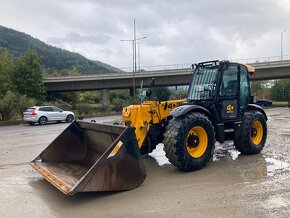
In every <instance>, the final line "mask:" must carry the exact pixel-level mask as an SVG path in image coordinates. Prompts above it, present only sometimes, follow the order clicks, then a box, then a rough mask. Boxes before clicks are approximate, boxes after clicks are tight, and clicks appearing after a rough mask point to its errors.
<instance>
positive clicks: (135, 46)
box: [121, 18, 147, 98]
mask: <svg viewBox="0 0 290 218" xmlns="http://www.w3.org/2000/svg"><path fill="white" fill-rule="evenodd" d="M146 38H147V37H146V36H143V37H140V38H137V39H136V27H135V18H134V38H133V39H122V40H121V41H122V42H124V41H129V42H132V47H133V69H132V72H133V82H132V86H133V87H132V88H133V98H135V96H136V90H135V89H136V85H135V73H136V72H137V55H136V54H137V52H136V51H137V45H136V42H137V41H139V40H142V39H146ZM139 61H140V60H139Z"/></svg>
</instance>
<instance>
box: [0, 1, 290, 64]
mask: <svg viewBox="0 0 290 218" xmlns="http://www.w3.org/2000/svg"><path fill="white" fill-rule="evenodd" d="M289 3H290V1H289V0H280V1H272V0H251V1H250V0H236V1H232V0H219V1H210V0H203V1H190V0H183V1H179V0H147V1H144V0H143V1H135V0H122V1H119V0H110V1H107V0H98V1H94V0H84V1H77V0H62V1H57V0H51V1H49V2H48V1H37V0H26V1H21V0H15V1H10V0H3V2H1V5H0V9H2V10H1V11H2V13H1V14H0V20H1V22H3V24H5V25H6V26H10V27H12V28H13V27H14V28H15V27H16V26H17V27H19V29H20V30H21V31H24V32H27V33H28V34H32V35H33V36H35V37H38V38H40V39H41V40H44V41H46V42H49V43H50V44H53V45H56V46H62V47H63V48H66V49H70V50H71V49H74V51H77V52H80V53H82V54H83V55H85V56H88V57H91V58H100V57H101V58H104V59H102V60H101V61H103V62H107V63H109V64H113V65H115V66H124V65H128V66H130V65H131V55H132V54H131V50H132V48H131V45H130V43H127V44H126V43H124V42H120V39H132V38H133V18H136V28H137V37H142V36H147V39H146V40H142V41H140V45H141V58H142V60H143V61H142V63H144V64H145V65H154V64H170V63H183V62H189V61H193V60H196V61H199V60H207V59H210V58H214V59H216V58H239V57H241V56H242V57H241V58H245V57H255V56H275V55H277V54H279V46H280V41H279V40H280V33H281V29H282V28H286V29H287V28H288V31H287V32H286V33H285V42H284V44H285V46H284V48H285V52H284V53H285V54H287V53H290V42H289V39H290V38H289V34H290V33H289V32H290V24H289V23H290V9H289V7H288V5H289ZM11 12H13V13H11ZM287 34H288V35H287ZM269 45H271V46H269Z"/></svg>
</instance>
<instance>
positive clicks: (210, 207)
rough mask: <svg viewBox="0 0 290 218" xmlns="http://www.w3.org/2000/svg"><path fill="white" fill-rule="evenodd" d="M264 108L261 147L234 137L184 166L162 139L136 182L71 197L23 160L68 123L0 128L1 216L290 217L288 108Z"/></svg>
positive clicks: (289, 126) (36, 152) (31, 157)
mask: <svg viewBox="0 0 290 218" xmlns="http://www.w3.org/2000/svg"><path fill="white" fill-rule="evenodd" d="M266 112H267V114H268V116H269V120H268V140H267V144H266V146H265V148H264V150H263V151H262V153H261V154H258V155H254V156H243V155H240V153H239V152H237V151H236V150H235V149H234V147H233V145H232V143H229V142H228V143H224V144H218V143H217V144H216V150H215V155H214V159H213V160H212V161H211V162H210V163H209V164H208V165H207V166H206V167H205V168H203V169H202V170H199V171H196V172H190V173H185V172H181V171H179V170H177V169H176V168H175V167H173V166H172V165H170V164H169V163H168V161H167V159H166V158H164V154H163V151H162V144H160V145H158V147H157V149H156V150H155V151H154V152H153V153H152V155H151V156H149V157H147V158H144V162H145V165H146V168H147V174H148V175H147V178H146V180H145V182H144V183H143V184H142V185H141V187H139V188H137V189H135V190H131V191H125V192H114V193H79V194H76V195H74V196H65V195H64V194H62V193H61V192H60V191H58V190H57V189H55V188H54V187H52V186H51V185H50V184H49V183H48V182H46V181H45V180H44V179H43V178H42V177H41V176H40V175H38V173H36V172H35V171H34V170H33V169H32V168H31V167H30V166H29V165H28V162H29V161H30V160H32V159H34V158H35V157H36V156H37V155H38V154H39V153H40V152H41V151H42V150H43V149H44V148H45V147H46V146H47V145H48V144H49V143H50V142H51V141H52V140H53V139H54V138H55V137H56V136H57V135H58V134H59V133H60V132H61V131H62V130H63V129H64V128H65V127H67V125H68V124H66V123H61V124H49V125H46V126H38V125H35V126H28V125H18V126H6V127H0V217H290V109H288V108H272V109H268V110H266ZM115 118H116V117H109V118H106V119H99V120H98V121H103V120H104V121H107V120H110V119H115Z"/></svg>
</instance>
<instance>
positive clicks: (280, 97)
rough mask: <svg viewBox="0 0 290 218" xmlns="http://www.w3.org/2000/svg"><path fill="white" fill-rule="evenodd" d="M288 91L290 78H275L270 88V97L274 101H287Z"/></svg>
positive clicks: (289, 89) (289, 91) (289, 90)
mask: <svg viewBox="0 0 290 218" xmlns="http://www.w3.org/2000/svg"><path fill="white" fill-rule="evenodd" d="M289 93H290V80H287V79H282V80H277V81H275V83H274V86H273V87H272V88H271V94H272V99H273V100H276V101H287V100H288V96H289Z"/></svg>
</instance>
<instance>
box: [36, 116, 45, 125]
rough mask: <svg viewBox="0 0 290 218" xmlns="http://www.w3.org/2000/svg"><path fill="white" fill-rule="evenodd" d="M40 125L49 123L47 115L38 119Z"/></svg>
mask: <svg viewBox="0 0 290 218" xmlns="http://www.w3.org/2000/svg"><path fill="white" fill-rule="evenodd" d="M38 123H39V125H44V124H46V123H47V118H46V117H40V118H39V120H38Z"/></svg>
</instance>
